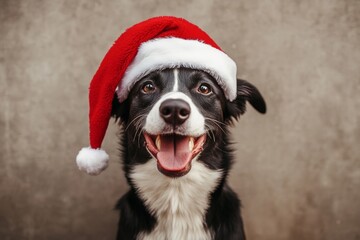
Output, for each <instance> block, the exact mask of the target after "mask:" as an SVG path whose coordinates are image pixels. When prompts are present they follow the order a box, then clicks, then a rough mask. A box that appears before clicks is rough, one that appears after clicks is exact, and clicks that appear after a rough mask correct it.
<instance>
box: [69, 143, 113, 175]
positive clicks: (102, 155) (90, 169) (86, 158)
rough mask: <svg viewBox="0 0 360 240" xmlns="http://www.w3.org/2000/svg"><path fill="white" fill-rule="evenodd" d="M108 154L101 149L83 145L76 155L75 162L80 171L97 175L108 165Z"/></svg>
mask: <svg viewBox="0 0 360 240" xmlns="http://www.w3.org/2000/svg"><path fill="white" fill-rule="evenodd" d="M108 162H109V155H108V154H107V153H106V152H105V151H104V150H102V149H100V148H99V149H93V148H90V147H85V148H82V149H81V150H80V152H79V153H78V155H77V156H76V163H77V165H78V167H79V169H80V170H81V171H85V172H86V173H88V174H90V175H98V174H99V173H101V172H102V171H103V170H105V169H106V168H107V166H108Z"/></svg>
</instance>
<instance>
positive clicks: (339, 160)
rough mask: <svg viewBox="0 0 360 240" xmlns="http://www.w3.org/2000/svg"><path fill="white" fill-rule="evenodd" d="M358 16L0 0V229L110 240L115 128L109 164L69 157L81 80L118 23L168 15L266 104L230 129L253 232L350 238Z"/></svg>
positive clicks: (310, 1)
mask: <svg viewBox="0 0 360 240" xmlns="http://www.w3.org/2000/svg"><path fill="white" fill-rule="evenodd" d="M359 12H360V1H358V0H354V1H351V0H347V1H341V0H338V1H335V0H328V1H325V0H323V1H321V0H304V1H285V0H284V1H253V0H246V1H245V0H244V1H210V0H202V1H160V0H148V1H138V0H136V1H130V0H127V1H125V0H112V1H110V0H108V1H88V0H82V1H72V0H66V1H65V0H64V1H61V0H59V1H41V0H38V1H37V0H33V1H20V0H1V1H0V50H1V52H0V161H1V167H0V238H1V239H37V240H38V239H79V240H81V239H113V238H114V236H115V232H116V224H117V213H116V212H115V211H113V206H114V204H115V202H116V200H117V198H118V197H119V196H121V195H122V194H123V193H124V191H126V188H127V187H126V184H125V182H124V179H123V176H122V171H121V165H120V163H119V160H118V157H117V156H118V151H117V136H116V132H117V128H116V127H115V126H114V124H110V125H111V126H110V129H109V131H108V134H107V136H106V140H105V143H104V146H103V147H104V148H105V149H106V150H107V151H108V152H109V153H110V156H111V158H112V162H111V165H110V167H109V169H108V170H107V171H105V172H104V173H102V174H101V175H100V176H98V177H90V176H87V175H86V174H83V173H81V172H79V171H78V170H77V168H76V166H75V163H74V158H75V155H76V154H77V151H78V150H79V149H80V148H81V147H82V146H83V145H86V144H87V141H88V138H87V134H88V133H87V111H88V110H87V88H88V82H89V80H90V79H91V77H92V75H93V74H94V72H95V70H96V69H97V66H98V64H99V62H100V61H101V59H102V58H103V56H104V54H105V52H106V51H107V49H108V48H109V47H110V46H111V44H112V42H113V40H115V39H116V38H117V36H118V35H119V34H120V33H121V32H122V31H123V30H125V28H126V27H128V26H130V25H132V24H134V23H136V22H138V21H140V20H143V19H145V18H148V17H151V16H155V15H177V16H182V17H185V18H187V19H189V20H190V21H193V22H194V23H196V24H198V25H199V26H201V27H202V28H203V29H205V30H206V31H207V32H208V33H209V34H210V35H211V36H212V37H213V38H214V39H215V40H216V41H217V42H218V43H219V45H220V46H222V47H223V49H224V50H225V51H226V52H227V53H228V54H229V55H230V56H231V57H232V58H234V59H235V60H236V62H237V64H238V68H239V74H238V76H239V77H242V78H244V79H247V80H249V81H251V82H253V83H254V84H255V85H256V86H258V88H259V89H260V90H261V91H262V93H263V95H264V97H265V98H266V100H267V103H268V110H269V111H268V114H266V115H265V116H262V115H260V114H258V113H256V112H255V111H254V110H253V109H251V108H249V110H248V112H247V114H246V115H244V116H243V117H242V119H241V120H240V122H239V124H237V125H236V126H235V128H234V131H233V133H234V134H233V135H234V140H236V141H237V143H238V144H237V145H236V149H237V154H236V155H237V161H236V164H235V165H234V169H233V171H232V173H231V176H230V183H231V185H232V186H233V187H234V188H235V190H236V191H237V192H238V193H239V195H240V196H241V198H242V200H243V203H244V218H245V224H246V231H247V235H248V237H249V239H257V240H259V239H260V240H261V239H265V240H272V239H273V240H285V239H292V240H297V239H299V240H300V239H314V240H323V239H324V240H325V239H326V240H328V239H336V240H343V239H347V240H353V239H354V240H355V239H360V228H359V223H360V147H359V143H360V124H359V119H360V111H359V109H360V97H359V92H360V66H359V64H360V49H359V48H360V14H359ZM112 122H113V121H112Z"/></svg>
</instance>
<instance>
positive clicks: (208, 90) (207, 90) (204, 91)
mask: <svg viewBox="0 0 360 240" xmlns="http://www.w3.org/2000/svg"><path fill="white" fill-rule="evenodd" d="M197 91H198V92H199V93H201V94H203V95H209V94H210V93H211V92H212V90H211V87H210V85H209V84H206V83H202V84H201V85H200V86H199V88H198V89H197Z"/></svg>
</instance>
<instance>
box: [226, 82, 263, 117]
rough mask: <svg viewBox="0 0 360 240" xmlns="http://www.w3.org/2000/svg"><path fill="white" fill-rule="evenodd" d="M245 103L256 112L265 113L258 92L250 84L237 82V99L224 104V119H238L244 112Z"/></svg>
mask: <svg viewBox="0 0 360 240" xmlns="http://www.w3.org/2000/svg"><path fill="white" fill-rule="evenodd" d="M246 102H249V103H250V104H251V106H253V107H254V108H255V109H256V110H257V111H258V112H260V113H266V103H265V100H264V98H263V97H262V96H261V93H260V92H259V90H258V89H257V88H256V87H255V86H254V85H252V84H251V83H249V82H247V81H245V80H241V79H238V80H237V97H236V99H235V100H234V101H232V102H229V101H227V103H226V105H227V106H226V110H227V111H226V112H225V113H226V115H225V119H228V120H231V118H232V117H233V118H235V119H238V118H239V117H240V115H242V114H244V113H245V111H246Z"/></svg>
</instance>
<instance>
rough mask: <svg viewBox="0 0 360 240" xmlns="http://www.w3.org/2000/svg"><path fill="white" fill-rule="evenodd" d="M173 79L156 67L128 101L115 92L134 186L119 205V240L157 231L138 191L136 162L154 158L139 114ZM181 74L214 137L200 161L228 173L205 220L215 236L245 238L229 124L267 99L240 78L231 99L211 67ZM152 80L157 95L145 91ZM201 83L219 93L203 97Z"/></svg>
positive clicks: (116, 114)
mask: <svg viewBox="0 0 360 240" xmlns="http://www.w3.org/2000/svg"><path fill="white" fill-rule="evenodd" d="M170 79H172V70H171V69H166V70H163V71H157V72H153V73H151V74H150V75H148V76H146V77H144V78H143V79H141V80H139V81H138V82H137V83H136V84H135V86H134V87H133V88H132V90H131V92H130V94H129V97H128V99H127V100H126V101H125V102H123V103H121V104H120V103H119V102H118V100H117V97H116V95H115V96H114V100H113V109H112V115H113V117H115V118H116V119H117V120H118V122H119V124H120V125H121V126H122V127H123V139H122V141H121V143H122V149H123V153H122V160H123V168H124V172H125V176H126V179H127V181H128V184H129V185H130V191H129V192H128V193H127V194H126V195H124V196H123V197H122V198H121V199H120V200H119V202H118V204H117V209H119V210H120V220H119V228H118V236H117V239H136V236H137V234H138V233H139V232H144V231H145V232H151V230H152V229H153V228H154V226H155V225H156V221H157V220H156V218H155V217H154V216H152V215H151V214H150V212H149V211H148V209H147V208H146V207H145V205H144V204H143V201H142V200H141V198H140V197H139V196H138V194H137V192H136V187H135V185H134V183H133V182H132V180H131V179H130V177H129V170H130V168H131V167H132V166H133V165H134V164H142V163H145V162H147V161H149V160H150V158H151V156H150V154H149V153H148V151H147V150H146V149H145V147H144V137H143V136H142V134H139V133H138V131H139V128H141V127H142V126H143V124H144V121H145V120H144V119H140V120H138V121H137V120H135V121H134V119H135V118H137V117H138V116H139V115H141V114H146V113H148V112H149V111H150V109H151V108H152V106H153V105H154V104H155V103H156V101H157V100H158V99H159V98H160V97H161V95H162V94H163V93H164V92H167V91H169V89H170V88H171V84H170V85H169V84H167V83H168V82H169V81H170ZM179 79H183V81H184V84H183V85H181V88H180V89H179V90H180V91H182V92H184V93H185V94H187V95H188V96H190V97H191V98H192V99H193V100H194V103H195V105H196V106H197V107H198V109H199V110H200V111H201V113H202V115H203V116H205V117H206V118H207V120H206V126H207V130H208V133H207V135H208V136H207V141H206V143H205V145H204V151H203V152H202V153H201V155H200V157H199V161H203V163H204V164H205V165H206V166H207V167H208V168H210V169H221V170H222V172H223V175H222V179H221V181H220V183H219V185H218V186H217V187H216V189H215V191H214V192H213V193H211V195H210V207H209V208H208V209H207V212H206V216H205V222H204V225H205V226H206V227H207V228H209V229H211V230H212V232H213V233H214V239H219V240H220V239H229V240H230V239H245V233H244V227H243V221H242V218H241V214H240V206H241V204H240V200H239V199H238V198H237V196H236V194H235V193H234V192H233V191H232V190H231V189H230V187H229V186H228V185H227V175H228V172H229V170H230V168H231V164H232V159H233V156H232V150H231V149H230V143H229V132H228V126H229V124H230V123H231V122H232V121H233V120H236V119H238V118H239V117H240V115H241V114H244V113H245V110H246V102H249V103H250V104H251V105H252V106H253V107H254V108H255V109H256V110H257V111H259V112H261V113H265V112H266V105H265V101H264V99H263V98H262V96H261V94H260V92H259V91H258V90H257V89H256V87H254V86H253V85H251V84H250V83H248V82H246V81H244V80H238V81H237V93H238V95H237V98H236V100H234V101H232V102H230V101H228V100H227V99H226V98H225V96H224V94H223V92H222V90H221V88H220V87H219V86H218V84H217V83H216V81H215V79H213V78H212V77H211V76H210V75H209V74H207V73H205V72H202V71H198V70H192V69H184V68H181V69H180V70H179ZM146 81H152V82H153V83H154V84H155V85H156V86H157V89H156V92H154V94H152V95H151V96H150V95H144V94H141V91H140V90H141V87H142V86H143V84H144V83H146ZM199 82H205V83H207V84H209V85H210V87H211V88H212V89H213V93H214V94H212V95H210V96H202V95H199V94H197V93H196V92H195V91H193V89H196V86H197V85H198V84H199ZM209 119H213V120H209ZM214 120H215V121H214Z"/></svg>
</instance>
